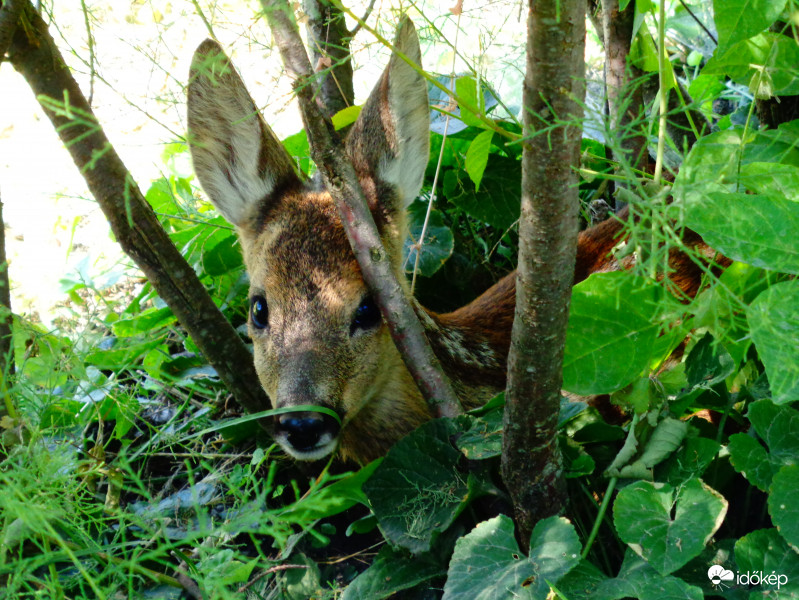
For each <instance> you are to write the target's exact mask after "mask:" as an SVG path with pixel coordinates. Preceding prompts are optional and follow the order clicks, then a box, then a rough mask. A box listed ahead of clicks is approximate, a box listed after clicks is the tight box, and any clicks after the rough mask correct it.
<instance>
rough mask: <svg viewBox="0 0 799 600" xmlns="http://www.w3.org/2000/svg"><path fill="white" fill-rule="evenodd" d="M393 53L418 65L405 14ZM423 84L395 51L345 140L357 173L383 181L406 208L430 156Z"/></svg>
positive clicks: (417, 52) (415, 44) (416, 47)
mask: <svg viewBox="0 0 799 600" xmlns="http://www.w3.org/2000/svg"><path fill="white" fill-rule="evenodd" d="M394 47H395V48H396V51H398V52H401V53H402V54H404V55H405V56H406V57H407V58H408V59H410V60H411V61H412V62H413V63H414V64H415V65H416V66H417V67H419V68H421V60H422V53H421V50H420V48H419V38H418V36H417V35H416V29H415V28H414V26H413V23H412V22H411V20H410V19H409V18H408V17H403V19H402V21H401V23H400V26H399V29H398V30H397V37H396V39H395V41H394ZM429 110H430V108H429V103H428V98H427V83H426V82H425V80H424V78H423V77H422V76H421V75H420V74H419V72H417V71H416V70H415V69H414V68H413V67H411V66H410V65H409V64H408V63H407V62H406V61H405V60H403V59H402V58H401V57H400V56H399V55H398V54H397V52H394V53H393V54H392V55H391V59H390V60H389V63H388V66H387V67H386V69H385V71H383V75H382V77H381V78H380V80H379V81H378V83H377V85H376V86H375V88H374V89H373V90H372V93H371V94H370V96H369V99H368V100H367V101H366V104H365V105H364V107H363V109H362V110H361V114H360V116H359V117H358V120H357V121H356V122H355V125H353V128H352V131H351V132H350V135H349V138H348V139H347V151H348V153H349V155H350V157H351V159H352V162H353V165H354V167H355V170H356V171H357V172H358V174H359V175H360V176H361V177H372V178H374V179H376V180H378V181H380V182H383V183H387V184H389V185H390V186H392V187H393V188H394V190H395V191H396V198H397V200H398V201H399V205H398V206H390V207H386V208H388V209H389V210H390V211H391V212H394V211H399V210H404V209H405V208H406V207H407V206H408V205H409V204H410V203H411V202H413V200H414V199H415V198H416V196H417V195H418V194H419V190H420V189H421V188H422V180H423V178H424V171H425V168H426V167H427V160H428V157H429V155H430V117H429Z"/></svg>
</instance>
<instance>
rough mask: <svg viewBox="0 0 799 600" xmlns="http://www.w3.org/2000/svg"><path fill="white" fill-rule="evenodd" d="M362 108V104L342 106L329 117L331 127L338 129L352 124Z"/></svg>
mask: <svg viewBox="0 0 799 600" xmlns="http://www.w3.org/2000/svg"><path fill="white" fill-rule="evenodd" d="M362 108H363V107H362V106H348V107H347V108H342V109H341V110H340V111H338V112H337V113H336V114H335V115H333V118H332V119H331V121H333V127H334V128H335V129H336V130H338V129H341V128H342V127H346V126H347V125H352V124H353V123H355V121H356V120H357V119H358V115H360V114H361V109H362Z"/></svg>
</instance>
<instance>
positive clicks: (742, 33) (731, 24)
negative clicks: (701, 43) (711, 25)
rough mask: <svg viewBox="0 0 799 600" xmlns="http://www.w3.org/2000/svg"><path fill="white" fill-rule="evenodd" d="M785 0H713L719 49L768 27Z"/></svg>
mask: <svg viewBox="0 0 799 600" xmlns="http://www.w3.org/2000/svg"><path fill="white" fill-rule="evenodd" d="M785 2H786V0H713V13H714V14H715V21H716V31H718V34H719V49H720V50H722V49H726V48H729V47H730V46H732V45H733V44H736V43H737V42H740V41H742V40H745V39H748V38H750V37H752V36H753V35H755V34H758V33H760V32H761V31H763V30H764V29H768V28H769V26H771V24H772V23H774V21H776V20H777V17H779V16H780V13H781V12H782V9H783V8H784V7H785Z"/></svg>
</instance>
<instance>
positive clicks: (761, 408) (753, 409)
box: [747, 400, 799, 471]
mask: <svg viewBox="0 0 799 600" xmlns="http://www.w3.org/2000/svg"><path fill="white" fill-rule="evenodd" d="M747 417H749V421H750V423H752V427H753V428H754V430H755V431H756V432H757V434H758V435H759V436H760V437H761V438H762V439H763V440H764V441H765V442H766V445H767V446H768V448H769V452H770V456H771V459H772V462H773V463H774V464H775V465H776V468H775V471H776V470H777V469H778V468H779V467H781V466H783V465H792V464H795V463H796V457H797V456H799V411H797V410H795V409H793V408H790V407H788V406H777V405H775V404H774V403H773V402H772V401H771V400H758V401H757V402H753V403H752V404H750V405H749V412H748V413H747Z"/></svg>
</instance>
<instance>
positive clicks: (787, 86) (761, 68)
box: [702, 0, 799, 96]
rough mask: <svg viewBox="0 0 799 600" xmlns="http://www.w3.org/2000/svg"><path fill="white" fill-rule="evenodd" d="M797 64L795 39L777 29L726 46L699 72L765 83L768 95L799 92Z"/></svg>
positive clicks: (798, 50) (759, 89) (757, 84)
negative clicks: (777, 31) (768, 88)
mask: <svg viewBox="0 0 799 600" xmlns="http://www.w3.org/2000/svg"><path fill="white" fill-rule="evenodd" d="M765 1H768V0H765ZM797 64H799V46H797V44H796V41H795V40H794V39H793V38H791V37H788V36H785V35H782V34H780V33H771V32H765V33H760V34H758V35H756V36H754V37H751V38H749V39H747V40H744V41H741V42H738V43H737V44H735V45H733V46H732V47H730V48H729V49H726V50H724V51H723V52H721V53H719V52H716V54H715V55H714V56H713V58H711V59H710V60H709V61H708V62H707V64H706V65H705V68H704V69H702V74H710V75H721V74H724V75H727V76H729V77H730V79H732V80H733V81H735V82H736V83H739V84H741V85H747V86H752V85H753V84H754V87H756V88H757V89H755V90H752V91H753V93H758V92H761V93H760V94H759V95H763V94H762V92H763V91H764V89H763V87H762V85H763V83H764V82H766V83H768V85H769V87H770V88H771V89H770V93H771V95H774V96H791V95H794V94H799V78H798V77H797V72H796V65H797Z"/></svg>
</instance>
